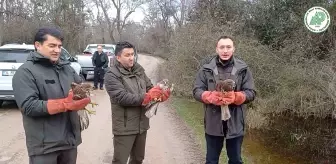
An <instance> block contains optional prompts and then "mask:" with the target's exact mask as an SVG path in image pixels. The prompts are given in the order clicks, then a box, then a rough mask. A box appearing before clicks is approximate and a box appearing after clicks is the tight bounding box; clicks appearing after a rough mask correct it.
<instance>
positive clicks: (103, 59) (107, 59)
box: [92, 51, 109, 68]
mask: <svg viewBox="0 0 336 164" xmlns="http://www.w3.org/2000/svg"><path fill="white" fill-rule="evenodd" d="M97 57H100V60H101V62H103V63H104V65H103V66H102V67H103V68H107V67H108V63H109V58H108V56H107V54H106V53H105V52H102V54H101V55H99V54H98V51H96V52H95V53H94V54H93V56H92V65H93V66H95V67H96V59H97Z"/></svg>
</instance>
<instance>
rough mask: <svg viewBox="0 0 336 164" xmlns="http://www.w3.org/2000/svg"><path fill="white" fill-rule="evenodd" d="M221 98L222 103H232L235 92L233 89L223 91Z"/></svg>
mask: <svg viewBox="0 0 336 164" xmlns="http://www.w3.org/2000/svg"><path fill="white" fill-rule="evenodd" d="M222 100H223V103H224V104H225V105H229V104H232V103H233V102H234V101H235V92H234V91H230V92H225V93H223V98H222Z"/></svg>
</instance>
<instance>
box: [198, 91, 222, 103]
mask: <svg viewBox="0 0 336 164" xmlns="http://www.w3.org/2000/svg"><path fill="white" fill-rule="evenodd" d="M201 97H202V101H203V102H204V103H206V104H214V105H223V100H222V99H223V93H222V92H218V91H204V92H203V93H202V96H201Z"/></svg>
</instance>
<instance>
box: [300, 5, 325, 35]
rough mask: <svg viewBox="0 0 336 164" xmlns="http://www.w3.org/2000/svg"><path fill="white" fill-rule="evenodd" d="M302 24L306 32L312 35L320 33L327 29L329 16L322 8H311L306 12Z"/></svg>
mask: <svg viewBox="0 0 336 164" xmlns="http://www.w3.org/2000/svg"><path fill="white" fill-rule="evenodd" d="M304 22H305V25H306V27H307V28H308V30H310V31H312V32H314V33H320V32H323V31H325V30H327V28H328V27H329V25H330V15H329V13H328V11H327V10H325V9H324V8H322V7H312V8H310V9H309V10H308V11H307V12H306V14H305V17H304Z"/></svg>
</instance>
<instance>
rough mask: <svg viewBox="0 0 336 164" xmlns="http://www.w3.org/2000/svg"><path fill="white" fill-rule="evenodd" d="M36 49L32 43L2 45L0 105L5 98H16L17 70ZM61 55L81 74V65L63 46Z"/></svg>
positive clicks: (0, 50) (0, 54) (0, 58)
mask: <svg viewBox="0 0 336 164" xmlns="http://www.w3.org/2000/svg"><path fill="white" fill-rule="evenodd" d="M32 51H35V47H34V45H31V44H5V45H3V46H1V47H0V107H1V105H2V103H3V102H4V101H5V100H15V99H14V93H13V88H12V78H13V75H14V74H15V71H16V70H17V69H18V68H19V67H20V66H21V65H22V64H23V63H24V62H26V60H27V58H28V56H29V54H30V52H32ZM61 57H62V58H63V59H66V60H69V61H70V62H71V67H72V68H74V70H75V71H76V73H77V74H78V75H80V73H81V66H80V65H79V64H78V63H77V60H76V59H75V58H74V57H72V56H71V55H70V54H69V53H68V51H67V50H66V49H64V48H63V47H62V52H61Z"/></svg>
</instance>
